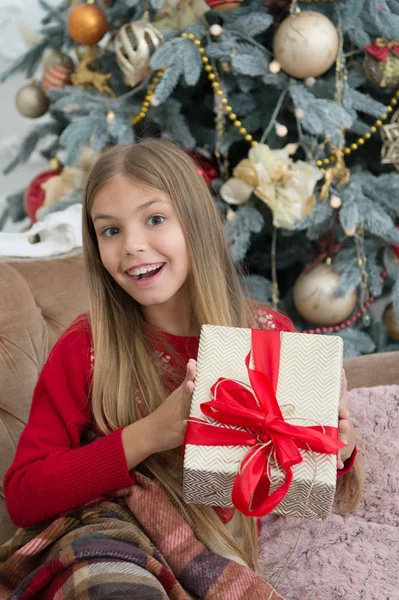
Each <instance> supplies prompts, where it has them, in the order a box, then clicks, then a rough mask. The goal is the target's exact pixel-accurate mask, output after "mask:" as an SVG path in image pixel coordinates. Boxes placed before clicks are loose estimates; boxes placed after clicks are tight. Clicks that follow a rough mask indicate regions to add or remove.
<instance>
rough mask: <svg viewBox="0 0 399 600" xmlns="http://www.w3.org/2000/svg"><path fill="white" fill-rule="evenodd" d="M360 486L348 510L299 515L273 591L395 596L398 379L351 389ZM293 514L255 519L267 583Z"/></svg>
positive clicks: (373, 599) (324, 599)
mask: <svg viewBox="0 0 399 600" xmlns="http://www.w3.org/2000/svg"><path fill="white" fill-rule="evenodd" d="M350 395H351V405H350V410H351V415H352V418H353V421H354V423H355V425H356V428H357V431H358V433H359V435H360V436H361V438H362V440H363V442H361V443H360V444H359V446H358V448H359V454H360V458H361V463H362V466H363V470H364V472H365V489H364V493H363V498H362V501H361V504H360V506H359V508H358V509H357V510H356V512H355V513H352V514H350V515H347V516H341V515H339V514H338V513H337V512H336V511H334V513H333V514H332V515H331V516H330V518H329V519H328V520H327V521H314V522H313V521H306V522H305V524H304V527H303V530H302V534H301V537H300V540H299V544H298V547H297V549H296V551H295V553H294V556H293V558H292V560H291V562H290V564H289V566H288V567H287V569H286V570H285V572H284V573H283V575H282V577H281V580H280V583H279V585H278V586H277V591H278V592H280V594H281V595H283V596H284V597H285V598H286V600H336V599H337V600H338V599H339V600H341V599H344V600H399V386H396V385H395V386H386V387H376V388H372V389H367V388H363V389H357V390H353V391H352V392H351V394H350ZM299 527H300V520H299V519H296V518H293V517H288V518H287V517H278V516H275V515H270V516H269V517H266V518H264V519H263V520H262V533H261V559H262V561H264V562H265V563H267V565H266V566H265V569H264V570H265V573H266V575H267V578H268V580H269V581H270V582H271V583H273V582H274V581H275V580H276V578H277V576H278V574H279V573H280V571H281V568H282V566H283V565H284V562H285V560H286V558H287V556H288V555H289V553H290V551H291V550H292V548H293V546H294V544H295V541H296V538H297V534H298V530H299Z"/></svg>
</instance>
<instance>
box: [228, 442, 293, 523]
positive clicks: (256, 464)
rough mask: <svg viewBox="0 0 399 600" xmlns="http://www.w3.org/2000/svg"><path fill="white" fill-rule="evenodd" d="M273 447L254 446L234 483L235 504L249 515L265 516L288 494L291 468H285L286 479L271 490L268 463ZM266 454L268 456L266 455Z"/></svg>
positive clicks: (291, 475)
mask: <svg viewBox="0 0 399 600" xmlns="http://www.w3.org/2000/svg"><path fill="white" fill-rule="evenodd" d="M270 452H271V448H270V447H265V448H262V449H259V446H258V447H255V448H253V449H252V450H251V451H250V452H249V453H248V454H247V455H246V456H245V458H244V461H243V463H242V467H243V468H242V471H241V469H240V471H239V472H238V474H237V476H236V478H235V480H234V485H233V491H232V500H233V504H234V506H235V507H236V508H237V509H238V510H239V511H240V512H241V513H242V514H243V515H246V516H247V517H264V516H265V515H267V514H268V513H270V512H271V511H272V510H274V509H275V508H276V506H277V505H278V504H280V502H281V501H282V500H283V498H284V497H285V496H286V494H287V492H288V490H289V487H290V485H291V483H292V480H293V473H292V470H291V468H288V469H286V470H285V479H284V482H283V483H282V485H280V486H279V487H278V488H277V489H276V490H275V491H274V492H272V493H271V494H270V493H269V492H270V480H269V477H268V474H267V472H266V468H265V467H266V464H267V460H268V457H269V456H270ZM265 455H266V456H265Z"/></svg>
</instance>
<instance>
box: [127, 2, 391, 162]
mask: <svg viewBox="0 0 399 600" xmlns="http://www.w3.org/2000/svg"><path fill="white" fill-rule="evenodd" d="M304 1H306V2H313V1H316V2H319V1H322V2H334V1H337V0H304ZM181 37H182V38H185V39H188V40H190V41H192V42H194V44H195V46H196V47H197V48H198V51H199V53H200V54H201V56H202V59H201V60H202V65H203V68H204V70H205V72H206V73H207V77H208V79H209V81H210V82H211V85H212V88H213V90H214V93H215V95H216V96H217V97H218V98H219V100H220V102H221V104H222V106H223V109H224V111H225V113H226V115H227V116H228V118H229V120H231V121H232V123H233V125H234V127H236V128H237V129H238V132H239V133H240V134H241V135H242V136H243V137H244V139H245V140H246V141H247V142H249V143H250V144H251V146H256V145H257V143H258V142H257V141H256V140H254V139H253V137H252V135H251V134H250V133H248V131H247V130H246V128H245V127H243V126H242V123H241V121H240V120H239V119H238V118H237V115H236V114H235V113H234V112H233V108H232V107H231V106H230V105H229V101H228V99H227V98H226V96H225V94H224V92H223V90H222V89H220V81H218V76H217V73H215V71H214V69H213V67H212V66H211V65H210V64H209V58H208V57H207V56H205V48H203V46H202V42H201V40H199V39H198V38H196V37H195V35H194V34H193V33H186V32H184V33H182V34H181ZM165 69H166V67H164V68H163V69H160V70H159V71H158V72H157V73H156V75H155V77H154V79H153V80H152V83H151V85H150V86H149V88H148V90H147V94H146V96H145V98H144V101H143V103H142V105H141V108H140V110H139V112H138V113H137V114H136V115H134V116H133V117H132V119H131V122H132V124H133V125H137V123H139V122H140V121H141V120H142V119H144V117H145V116H146V114H147V111H148V109H149V108H150V100H151V98H152V96H153V95H154V92H155V88H156V86H157V84H158V83H159V82H160V80H161V79H162V76H163V74H164V72H165ZM397 98H399V90H397V91H396V93H395V96H393V98H391V101H390V102H389V105H388V106H387V107H386V112H385V113H384V114H382V115H381V116H380V117H379V118H378V119H376V120H375V121H374V124H373V125H372V126H371V127H370V131H369V132H367V133H365V134H364V135H363V136H361V137H359V138H358V139H357V140H356V142H354V143H352V144H350V146H346V147H344V148H343V152H344V154H345V155H346V156H348V155H349V154H351V153H352V152H355V151H356V150H358V148H359V146H363V144H364V143H365V142H366V141H367V140H369V139H370V138H371V136H372V135H373V134H375V133H377V128H378V127H381V125H382V124H383V121H386V120H387V119H388V116H389V115H390V114H391V113H392V111H393V107H394V106H396V105H397V104H398V100H397ZM335 160H336V157H335V156H334V155H333V154H331V156H329V157H328V158H323V159H319V160H317V161H316V165H317V166H318V167H322V166H323V165H328V164H330V163H331V162H335Z"/></svg>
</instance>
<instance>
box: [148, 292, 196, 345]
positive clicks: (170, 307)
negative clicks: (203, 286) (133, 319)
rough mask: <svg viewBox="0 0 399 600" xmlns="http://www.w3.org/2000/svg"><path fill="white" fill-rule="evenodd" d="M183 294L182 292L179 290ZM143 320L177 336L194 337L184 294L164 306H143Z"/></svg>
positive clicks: (194, 331) (179, 294) (194, 333)
mask: <svg viewBox="0 0 399 600" xmlns="http://www.w3.org/2000/svg"><path fill="white" fill-rule="evenodd" d="M181 292H183V290H181ZM143 314H144V318H145V320H146V321H147V323H148V324H149V325H152V326H153V327H157V328H158V329H162V330H163V331H166V332H167V333H171V334H173V335H178V336H184V337H189V336H195V335H198V332H197V331H196V330H195V328H194V327H193V325H192V322H191V314H190V310H189V302H188V300H187V295H186V294H185V293H177V294H176V295H175V296H174V297H173V298H171V299H170V300H169V301H168V302H165V303H164V304H157V305H154V306H143Z"/></svg>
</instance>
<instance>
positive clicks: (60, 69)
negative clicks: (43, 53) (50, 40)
mask: <svg viewBox="0 0 399 600" xmlns="http://www.w3.org/2000/svg"><path fill="white" fill-rule="evenodd" d="M74 68H75V63H74V62H73V60H72V59H71V57H70V56H68V55H67V54H64V53H63V52H58V51H56V50H54V51H53V52H51V53H50V54H49V55H48V56H47V57H46V58H45V60H43V69H44V70H43V77H42V88H43V90H44V91H45V92H46V93H47V92H48V90H50V89H52V88H63V87H64V86H65V85H69V84H70V83H71V73H72V72H73V70H74Z"/></svg>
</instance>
